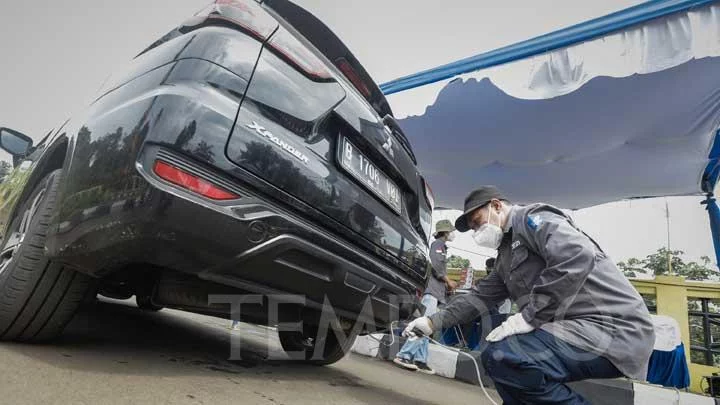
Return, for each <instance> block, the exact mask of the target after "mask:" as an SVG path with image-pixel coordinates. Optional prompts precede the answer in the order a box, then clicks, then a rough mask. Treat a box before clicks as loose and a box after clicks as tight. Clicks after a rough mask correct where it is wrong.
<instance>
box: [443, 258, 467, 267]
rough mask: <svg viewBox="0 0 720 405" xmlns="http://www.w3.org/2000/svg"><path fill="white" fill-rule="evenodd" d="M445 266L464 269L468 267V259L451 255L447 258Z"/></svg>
mask: <svg viewBox="0 0 720 405" xmlns="http://www.w3.org/2000/svg"><path fill="white" fill-rule="evenodd" d="M447 266H448V267H450V268H454V269H466V268H469V267H470V260H468V259H465V258H463V257H460V256H456V255H452V256H450V258H449V259H448V262H447Z"/></svg>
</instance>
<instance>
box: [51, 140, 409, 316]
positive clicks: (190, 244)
mask: <svg viewBox="0 0 720 405" xmlns="http://www.w3.org/2000/svg"><path fill="white" fill-rule="evenodd" d="M158 156H161V157H162V159H164V160H170V161H172V163H173V164H174V165H176V166H179V167H188V170H193V171H196V172H199V173H201V174H202V175H203V176H204V177H206V178H209V179H213V180H216V182H218V183H220V184H223V185H224V186H225V187H226V188H228V189H231V190H232V191H233V192H234V193H236V194H238V195H240V196H241V197H240V198H239V199H237V200H232V201H228V202H214V201H210V200H207V199H205V198H203V197H200V196H197V195H195V194H192V193H190V192H186V191H185V190H183V189H180V188H178V187H177V186H174V185H172V184H169V183H167V182H165V181H164V180H162V179H160V178H159V177H158V176H157V175H156V174H154V173H153V172H152V171H151V170H148V169H147V168H151V167H152V162H154V161H155V159H157V158H158ZM137 169H138V171H139V172H140V174H141V176H142V179H143V180H142V181H140V182H138V183H139V184H138V186H137V188H136V189H135V190H130V191H129V192H128V193H127V194H126V195H124V196H121V197H123V198H121V199H119V200H117V201H114V202H109V203H104V204H102V205H100V206H97V207H90V208H87V209H84V210H82V211H81V212H79V213H78V214H77V215H75V216H73V217H72V218H70V219H67V220H64V221H63V222H60V223H59V224H57V226H56V231H55V233H54V234H53V235H52V236H51V238H50V239H49V242H48V249H49V252H50V254H51V255H52V256H53V257H54V258H55V259H56V260H60V261H62V262H65V263H67V264H69V265H71V266H73V267H76V268H78V269H79V270H81V271H84V272H86V273H89V274H91V275H94V276H97V277H102V276H104V275H106V274H109V273H111V272H113V271H114V270H116V269H118V268H120V267H126V266H128V265H132V264H133V263H138V264H150V265H153V266H157V267H161V268H165V269H170V270H174V271H179V272H183V273H187V274H190V275H194V276H197V277H198V281H199V282H200V281H201V280H205V281H211V282H214V283H217V284H222V285H226V286H230V287H233V288H235V289H237V291H239V292H242V293H252V294H262V295H274V294H275V295H288V294H292V295H299V296H301V297H303V299H304V301H305V303H306V306H308V307H314V308H318V309H319V308H323V306H325V307H326V306H327V305H328V304H329V305H331V307H332V308H333V310H334V311H335V312H336V314H338V316H344V317H357V315H359V314H361V313H362V314H363V315H364V318H366V321H367V320H372V321H374V322H375V323H377V324H382V325H386V324H387V323H388V322H389V321H391V320H394V319H398V318H399V317H400V318H402V317H407V316H409V315H410V313H411V312H412V310H413V309H414V305H415V302H414V301H416V299H415V296H416V291H417V290H418V289H419V288H422V287H423V286H422V285H419V283H418V281H417V280H413V279H412V278H410V277H408V276H407V275H405V274H403V273H402V271H400V270H399V269H397V268H394V267H392V266H390V265H388V264H387V263H384V262H382V261H381V260H379V259H378V258H376V257H372V256H371V255H370V254H368V253H367V252H366V251H365V250H364V249H361V248H359V247H357V246H354V245H353V244H352V243H350V242H348V241H346V240H343V239H342V238H340V237H338V236H337V235H334V234H331V233H330V232H328V231H327V230H326V229H324V228H322V227H319V226H317V224H315V223H313V222H311V221H308V220H306V219H305V218H303V217H302V215H299V214H298V213H297V212H296V211H291V210H289V209H286V208H285V207H282V206H281V205H280V204H278V203H276V202H273V201H269V200H268V199H267V198H263V197H262V196H261V195H260V194H259V193H258V192H256V191H253V190H251V189H250V188H249V187H243V186H239V185H238V184H237V182H235V181H232V182H228V180H227V179H225V178H221V177H217V175H216V174H214V173H212V172H211V171H209V170H207V169H205V168H204V167H203V166H198V165H197V164H196V163H195V162H192V161H189V160H187V159H185V158H183V157H181V156H180V155H175V154H170V153H167V152H163V149H160V148H159V147H148V148H145V152H144V153H143V154H141V159H140V162H139V163H138V165H137ZM214 176H215V177H214ZM368 304H369V305H368ZM369 310H370V311H371V313H368V311H369Z"/></svg>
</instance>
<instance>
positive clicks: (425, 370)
mask: <svg viewBox="0 0 720 405" xmlns="http://www.w3.org/2000/svg"><path fill="white" fill-rule="evenodd" d="M415 366H416V367H417V370H418V371H419V372H421V373H425V374H429V375H435V370H433V369H431V368H430V367H428V365H427V363H422V362H419V361H416V362H415Z"/></svg>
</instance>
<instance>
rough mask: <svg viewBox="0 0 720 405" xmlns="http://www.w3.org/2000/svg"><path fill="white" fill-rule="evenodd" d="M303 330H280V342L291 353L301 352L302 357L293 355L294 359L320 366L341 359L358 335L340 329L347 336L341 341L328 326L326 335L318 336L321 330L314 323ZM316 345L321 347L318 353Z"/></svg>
mask: <svg viewBox="0 0 720 405" xmlns="http://www.w3.org/2000/svg"><path fill="white" fill-rule="evenodd" d="M303 329H304V330H303V332H297V331H279V332H278V335H279V338H280V344H281V345H282V348H283V350H285V351H286V352H289V353H298V352H299V353H301V355H300V358H298V357H296V356H292V358H293V359H294V360H300V361H302V362H304V363H308V364H314V365H318V366H326V365H330V364H333V363H336V362H338V361H340V360H341V359H342V358H343V357H345V354H347V353H348V352H349V351H350V348H351V347H352V345H353V343H355V338H356V336H347V334H346V333H345V332H343V331H339V333H340V334H341V335H342V336H347V337H346V338H345V339H343V341H342V342H341V341H340V340H339V339H338V337H337V335H336V333H335V331H334V330H332V329H331V328H328V330H327V333H323V335H324V336H318V335H319V333H320V331H318V327H317V326H314V325H308V326H305V327H304V328H303ZM316 347H320V349H321V350H320V349H319V352H318V354H317V355H316V354H315V351H316Z"/></svg>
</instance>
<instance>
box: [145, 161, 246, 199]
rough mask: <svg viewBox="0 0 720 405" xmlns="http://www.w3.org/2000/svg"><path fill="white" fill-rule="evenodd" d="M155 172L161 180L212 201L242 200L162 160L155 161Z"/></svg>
mask: <svg viewBox="0 0 720 405" xmlns="http://www.w3.org/2000/svg"><path fill="white" fill-rule="evenodd" d="M153 170H154V171H155V174H157V175H158V176H159V177H160V178H161V179H163V180H167V181H169V182H170V183H173V184H175V185H178V186H180V187H182V188H184V189H186V190H189V191H192V192H193V193H196V194H200V195H201V196H203V197H207V198H210V199H212V200H235V199H238V198H240V196H239V195H237V194H233V193H231V192H229V191H227V190H225V189H223V188H221V187H218V186H216V185H214V184H212V183H210V182H209V181H207V180H205V179H202V178H200V177H198V176H195V175H193V174H190V173H188V172H186V171H184V170H182V169H178V168H177V167H175V166H172V165H170V164H169V163H166V162H163V161H162V160H157V161H155V167H154V168H153Z"/></svg>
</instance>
